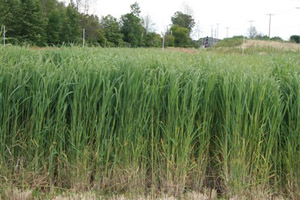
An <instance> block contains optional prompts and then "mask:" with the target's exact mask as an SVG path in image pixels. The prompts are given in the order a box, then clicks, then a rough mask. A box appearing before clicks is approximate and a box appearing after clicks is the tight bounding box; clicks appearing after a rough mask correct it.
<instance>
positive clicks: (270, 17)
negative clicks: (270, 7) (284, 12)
mask: <svg viewBox="0 0 300 200" xmlns="http://www.w3.org/2000/svg"><path fill="white" fill-rule="evenodd" d="M267 15H269V39H270V38H271V20H272V16H274V14H272V13H270V14H267Z"/></svg>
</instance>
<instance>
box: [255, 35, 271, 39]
mask: <svg viewBox="0 0 300 200" xmlns="http://www.w3.org/2000/svg"><path fill="white" fill-rule="evenodd" d="M255 39H256V40H270V38H269V36H267V35H257V36H256V37H255Z"/></svg>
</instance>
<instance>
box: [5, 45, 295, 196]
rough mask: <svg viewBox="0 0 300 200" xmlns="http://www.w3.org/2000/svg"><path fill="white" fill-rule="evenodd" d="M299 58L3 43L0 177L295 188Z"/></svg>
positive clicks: (87, 185)
mask: <svg viewBox="0 0 300 200" xmlns="http://www.w3.org/2000/svg"><path fill="white" fill-rule="evenodd" d="M299 62H300V58H299V52H295V53H283V52H280V53H278V54H275V55H273V56H269V55H244V56H237V55H230V54H226V55H225V54H212V53H211V52H203V51H202V52H201V53H199V54H185V53H181V52H176V51H175V52H174V51H164V52H162V51H158V50H149V49H138V50H135V49H109V50H107V49H99V48H84V49H78V48H61V49H59V50H53V49H51V50H38V51H37V50H28V49H25V48H19V47H9V48H0V66H1V70H0V109H1V112H0V124H1V126H0V161H1V162H0V174H1V176H0V186H1V184H13V185H14V186H15V187H18V188H28V187H34V188H36V190H41V191H45V189H44V188H49V189H51V188H52V187H53V188H61V189H63V190H65V189H70V190H73V191H74V190H76V191H78V188H80V190H81V191H82V190H90V189H91V188H93V189H95V190H98V192H99V193H109V194H112V193H113V194H120V193H121V194H124V193H126V194H128V193H129V192H132V193H133V194H135V195H144V194H145V193H146V194H148V193H151V194H153V195H156V194H161V193H164V192H166V191H167V192H168V194H174V195H177V196H181V194H183V193H185V192H187V190H196V191H202V190H203V189H204V188H207V187H208V188H218V189H219V192H220V195H222V196H224V197H225V198H230V197H232V196H235V197H237V198H238V197H239V195H242V196H243V195H246V197H247V199H257V196H256V195H257V192H256V191H257V190H260V189H261V190H267V193H268V197H270V196H272V194H276V195H284V197H285V198H294V199H299V197H300V196H299V195H300V194H299V191H300V182H299V181H300V180H299V177H300V154H299V149H300V135H299V132H300V84H299V82H300V80H299ZM41 180H42V181H41ZM0 188H5V187H0ZM51 191H52V190H51ZM245 199H246V198H245Z"/></svg>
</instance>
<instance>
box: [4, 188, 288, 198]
mask: <svg viewBox="0 0 300 200" xmlns="http://www.w3.org/2000/svg"><path fill="white" fill-rule="evenodd" d="M4 199H5V200H31V199H50V200H154V199H155V200H177V199H181V200H217V199H218V198H217V192H216V191H215V190H210V189H206V190H204V192H203V193H199V192H188V193H186V194H185V195H184V196H182V197H180V198H178V197H174V196H166V195H162V196H161V197H159V198H155V197H151V196H148V197H132V196H131V197H127V196H124V195H121V196H111V197H103V196H102V197H101V196H99V195H97V194H96V193H94V192H83V193H63V194H60V195H57V194H56V195H55V194H52V195H48V196H47V197H41V196H35V197H34V196H33V191H32V190H26V191H21V190H18V189H12V190H8V191H6V193H5V196H4ZM247 199H256V200H267V199H272V200H284V199H285V198H283V197H281V196H279V197H273V196H270V195H267V194H265V193H264V192H262V191H256V192H253V196H252V197H250V198H249V197H246V196H232V197H231V198H229V200H247ZM0 200H2V199H1V197H0Z"/></svg>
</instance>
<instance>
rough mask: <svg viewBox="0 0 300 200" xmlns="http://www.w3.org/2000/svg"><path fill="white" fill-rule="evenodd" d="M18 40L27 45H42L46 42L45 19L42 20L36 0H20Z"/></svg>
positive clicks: (38, 3)
mask: <svg viewBox="0 0 300 200" xmlns="http://www.w3.org/2000/svg"><path fill="white" fill-rule="evenodd" d="M20 6H21V8H22V9H21V10H20V16H21V20H20V38H21V39H22V40H23V41H25V42H28V43H31V42H33V41H34V42H35V43H36V44H38V45H44V44H45V42H46V33H45V26H46V22H45V18H43V15H42V12H41V8H40V2H39V1H37V0H21V5H20Z"/></svg>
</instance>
